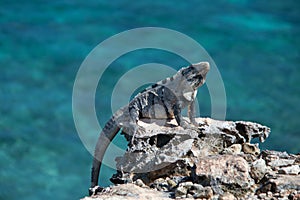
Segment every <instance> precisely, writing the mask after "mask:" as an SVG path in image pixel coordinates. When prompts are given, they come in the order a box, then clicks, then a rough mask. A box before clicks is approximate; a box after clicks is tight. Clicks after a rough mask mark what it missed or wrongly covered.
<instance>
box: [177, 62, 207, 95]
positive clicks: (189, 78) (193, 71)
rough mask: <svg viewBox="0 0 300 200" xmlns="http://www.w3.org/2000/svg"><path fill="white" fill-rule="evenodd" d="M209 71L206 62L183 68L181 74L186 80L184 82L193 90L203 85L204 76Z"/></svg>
mask: <svg viewBox="0 0 300 200" xmlns="http://www.w3.org/2000/svg"><path fill="white" fill-rule="evenodd" d="M209 69H210V66H209V63H208V62H199V63H197V64H192V65H190V66H188V67H185V68H183V69H182V70H181V74H182V76H183V77H184V78H185V79H186V82H187V83H188V84H189V85H190V86H191V87H192V88H193V89H194V90H195V89H197V88H198V87H200V86H201V85H203V84H204V83H205V80H206V74H207V72H208V71H209Z"/></svg>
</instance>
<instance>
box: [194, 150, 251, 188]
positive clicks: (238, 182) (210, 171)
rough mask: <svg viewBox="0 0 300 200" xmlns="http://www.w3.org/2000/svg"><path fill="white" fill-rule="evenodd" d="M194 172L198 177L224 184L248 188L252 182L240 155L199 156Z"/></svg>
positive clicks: (245, 163)
mask: <svg viewBox="0 0 300 200" xmlns="http://www.w3.org/2000/svg"><path fill="white" fill-rule="evenodd" d="M195 173H196V175H197V176H198V177H199V179H201V178H202V179H203V177H204V179H207V180H209V179H212V180H217V181H218V182H219V184H221V185H226V186H232V185H235V186H239V187H241V188H249V187H250V186H251V185H253V184H254V181H253V179H252V178H251V177H250V175H249V173H250V167H249V165H248V163H247V161H246V160H245V159H244V158H242V157H240V156H232V155H218V156H211V157H205V158H199V161H198V162H196V171H195ZM200 181H201V180H200Z"/></svg>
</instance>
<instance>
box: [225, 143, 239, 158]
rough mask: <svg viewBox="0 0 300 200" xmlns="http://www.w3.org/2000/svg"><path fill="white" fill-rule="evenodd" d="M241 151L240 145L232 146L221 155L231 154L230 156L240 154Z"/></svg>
mask: <svg viewBox="0 0 300 200" xmlns="http://www.w3.org/2000/svg"><path fill="white" fill-rule="evenodd" d="M241 151H242V145H241V144H233V145H231V146H230V147H228V148H225V149H224V150H223V151H222V153H223V154H231V155H236V154H240V153H241Z"/></svg>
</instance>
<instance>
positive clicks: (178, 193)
mask: <svg viewBox="0 0 300 200" xmlns="http://www.w3.org/2000/svg"><path fill="white" fill-rule="evenodd" d="M187 193H188V188H187V187H185V186H183V185H182V184H181V185H179V186H178V187H177V188H176V190H175V197H176V198H177V197H186V195H187Z"/></svg>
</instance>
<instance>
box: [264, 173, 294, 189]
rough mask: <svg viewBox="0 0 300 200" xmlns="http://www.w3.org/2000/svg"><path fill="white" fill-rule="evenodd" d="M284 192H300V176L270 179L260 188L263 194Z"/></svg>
mask: <svg viewBox="0 0 300 200" xmlns="http://www.w3.org/2000/svg"><path fill="white" fill-rule="evenodd" d="M282 190H297V191H300V176H291V175H280V174H278V175H277V176H276V177H273V178H270V179H268V180H267V181H266V182H265V183H264V185H262V187H261V188H260V191H262V192H280V191H282Z"/></svg>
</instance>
